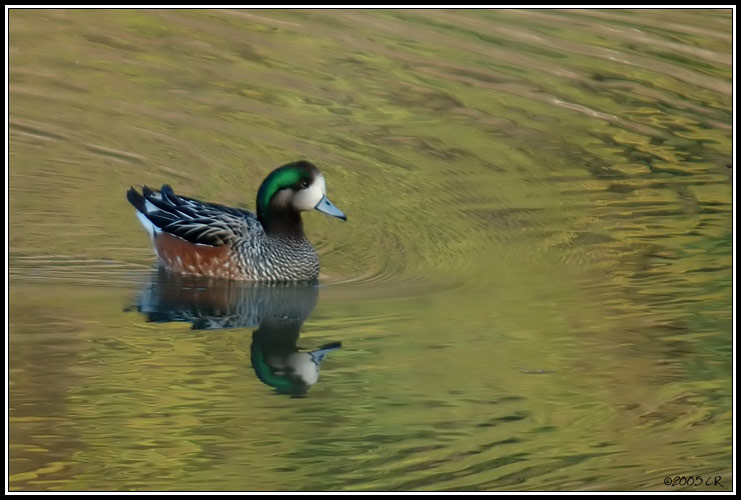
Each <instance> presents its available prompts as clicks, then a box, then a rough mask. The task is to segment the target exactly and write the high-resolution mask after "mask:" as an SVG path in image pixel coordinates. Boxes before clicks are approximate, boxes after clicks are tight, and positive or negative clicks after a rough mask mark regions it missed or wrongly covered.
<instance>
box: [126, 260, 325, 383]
mask: <svg viewBox="0 0 741 500" xmlns="http://www.w3.org/2000/svg"><path fill="white" fill-rule="evenodd" d="M317 295H318V288H317V286H316V285H312V284H283V285H258V284H250V283H239V282H234V281H226V280H218V279H217V280H215V279H209V278H199V277H192V276H182V275H178V274H173V273H169V272H167V271H162V270H160V271H158V272H157V273H155V274H154V275H153V277H152V280H151V281H150V283H149V284H148V285H147V286H146V287H145V288H144V289H143V290H142V292H141V293H140V295H139V298H138V309H139V311H141V312H143V313H145V314H146V315H147V319H148V320H149V321H152V322H170V321H182V322H188V323H191V324H192V325H193V329H195V330H202V329H203V330H217V329H224V328H245V327H254V326H258V329H257V330H255V332H254V333H253V335H252V344H251V346H250V358H251V360H252V367H253V368H254V370H255V373H256V374H257V377H258V378H259V379H260V380H262V381H263V382H264V383H266V384H268V385H270V386H271V387H274V388H275V389H276V390H277V391H278V392H280V393H284V394H294V395H298V394H304V393H305V392H306V391H308V389H309V388H310V387H311V386H312V385H314V384H315V383H316V382H317V380H318V378H319V363H321V361H322V360H323V359H324V357H325V356H326V355H327V353H328V352H330V351H333V350H335V349H339V347H340V343H339V342H334V343H331V344H327V345H324V346H322V347H321V348H319V349H317V350H315V351H308V352H307V351H300V350H299V348H298V346H297V345H296V343H297V341H298V337H299V332H300V330H301V326H302V325H303V323H304V321H305V320H306V318H307V317H308V316H309V314H311V311H312V310H313V309H314V306H315V305H316V300H317Z"/></svg>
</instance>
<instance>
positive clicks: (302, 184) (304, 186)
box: [301, 181, 309, 189]
mask: <svg viewBox="0 0 741 500" xmlns="http://www.w3.org/2000/svg"><path fill="white" fill-rule="evenodd" d="M307 187H309V181H301V189H306V188H307Z"/></svg>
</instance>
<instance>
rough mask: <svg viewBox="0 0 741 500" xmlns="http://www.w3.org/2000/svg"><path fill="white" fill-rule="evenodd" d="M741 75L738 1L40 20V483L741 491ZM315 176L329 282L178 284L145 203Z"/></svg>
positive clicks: (18, 356)
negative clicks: (710, 479)
mask: <svg viewBox="0 0 741 500" xmlns="http://www.w3.org/2000/svg"><path fill="white" fill-rule="evenodd" d="M732 89H733V80H732V15H731V11H730V10H722V9H707V10H692V11H689V10H651V9H648V10H614V9H602V10H591V9H582V10H578V9H572V10H514V9H513V10H331V9H330V10H237V9H221V10H206V9H194V10H145V9H142V10H62V9H60V10H51V9H44V10H24V9H12V10H11V11H10V14H9V169H8V183H9V184H8V185H9V198H8V213H9V248H8V258H9V269H8V274H9V291H8V292H9V293H8V295H9V299H8V301H9V319H8V330H9V386H8V387H9V389H8V392H9V417H10V421H9V474H10V481H9V485H10V489H12V490H19V491H21V490H43V491H47V490H166V491H170V490H201V491H202V490H255V491H262V490H302V491H308V490H332V491H336V490H559V491H560V490H572V489H579V490H582V489H591V490H661V491H677V490H680V489H684V490H692V491H700V490H702V491H721V490H730V489H731V487H732V486H731V485H732V484H733V483H732V479H733V476H732V474H733V473H732V444H731V439H732V366H733V353H732V326H733V315H732V298H733V285H732V280H733V272H732V257H733V255H732V254H733V227H732V224H733V206H732V193H733V191H732V188H733V165H732V164H733V156H732V151H733V136H732V123H733V121H732V120H733V110H732V103H733V101H732ZM298 158H307V159H310V160H311V161H312V162H314V163H316V165H317V166H318V167H319V168H320V169H321V171H322V172H323V174H324V176H325V178H326V180H327V189H328V192H329V193H330V195H331V198H332V200H333V201H334V202H336V203H337V205H338V206H341V207H342V208H343V211H345V213H347V215H348V220H349V221H350V222H349V223H347V224H342V225H336V224H333V221H331V220H327V218H325V217H321V216H319V215H317V214H307V215H306V216H305V217H304V223H305V228H306V233H307V235H308V237H309V239H310V240H311V241H312V242H313V243H314V245H315V246H316V247H317V250H318V252H319V254H320V258H321V265H322V269H321V275H320V286H319V287H318V288H313V289H306V290H304V292H297V293H298V296H293V297H288V298H286V297H282V298H281V297H278V296H277V295H274V294H272V293H271V292H265V293H262V292H260V293H257V294H256V295H255V294H254V290H252V291H249V292H248V291H245V290H248V289H249V288H240V287H236V286H235V287H232V288H220V287H219V286H216V287H215V288H214V286H213V285H207V284H201V285H193V284H192V283H191V284H188V280H179V279H176V278H173V279H165V280H164V281H162V280H161V279H159V278H158V277H157V275H153V274H152V272H153V271H152V266H153V264H154V255H153V254H152V250H151V248H150V246H149V242H148V239H147V236H146V234H145V233H144V232H143V231H142V230H141V228H140V226H139V224H138V221H137V220H136V218H135V216H134V214H133V211H132V210H131V207H130V206H129V205H128V203H127V201H126V199H125V192H126V189H128V187H129V186H131V185H134V186H138V185H140V184H148V185H162V184H165V183H167V184H170V185H172V186H173V188H174V189H175V191H176V192H178V193H183V194H184V195H186V196H190V197H195V198H199V199H204V200H209V201H218V202H220V203H224V204H228V205H233V206H239V207H242V208H247V209H249V210H254V208H255V207H254V199H255V195H256V191H257V188H258V186H259V184H260V182H261V180H262V179H263V178H264V176H265V175H266V174H267V173H268V172H270V170H272V169H273V168H275V167H276V166H278V165H282V164H284V163H287V162H289V161H292V160H295V159H298ZM184 283H185V285H184ZM294 291H296V290H294ZM302 293H306V295H302ZM278 295H280V294H279V293H278ZM271 296H273V297H278V298H277V299H276V300H273V299H270V297H271ZM145 299H147V300H145ZM132 303H133V304H134V305H135V307H133V308H132ZM248 304H249V306H248ZM256 304H258V305H256ZM260 304H261V305H260ZM270 304H272V306H270V307H267V308H265V307H266V305H268V306H269V305H270ZM271 310H272V311H273V313H269V314H268V315H267V316H265V311H271ZM270 314H275V315H276V317H277V318H278V319H277V320H270V319H268V321H267V322H265V318H266V317H267V318H270V317H271V316H270ZM194 326H195V328H194ZM221 326H228V327H229V328H225V329H222V328H220V327H221ZM217 327H218V328H219V329H218V331H214V329H215V328H217ZM209 328H210V329H209ZM275 332H278V333H277V334H276V333H275ZM281 332H282V333H281ZM336 343H341V344H342V348H341V349H339V350H334V351H332V352H330V353H329V354H328V355H327V357H326V358H324V360H323V361H321V363H322V364H321V378H320V379H319V381H318V383H316V384H313V385H312V384H308V385H309V386H310V388H309V387H307V384H305V383H304V384H303V385H300V384H299V386H297V387H299V389H297V390H295V391H294V390H293V388H291V390H285V389H286V387H288V386H287V385H286V380H288V379H285V378H283V379H275V376H276V375H277V376H278V377H281V376H288V377H289V379H290V376H289V373H293V374H295V373H297V372H296V370H293V371H292V370H291V369H289V367H290V366H289V365H290V362H289V360H290V359H296V358H295V357H294V358H292V356H295V355H296V354H305V355H308V354H309V353H310V352H313V351H316V350H321V348H322V347H330V348H331V347H335V346H336V345H337V344H336ZM302 358H303V360H304V361H306V357H305V356H302ZM302 366H308V365H302ZM316 366H317V367H318V365H316ZM299 371H301V370H299ZM256 375H257V376H256ZM271 380H272V381H273V382H276V384H277V385H280V386H281V387H283V389H277V388H276V387H275V384H274V385H271V384H270V381H271ZM294 380H295V379H294ZM311 380H313V378H311ZM266 381H267V385H266V383H265V382H266ZM281 384H282V385H281ZM282 392H288V393H293V394H294V395H295V393H296V392H298V393H300V395H301V396H302V397H287V395H286V394H282ZM696 475H702V476H722V478H723V480H722V484H723V487H718V486H713V487H703V488H700V489H698V488H689V487H683V488H676V487H667V486H665V485H664V483H663V481H664V478H665V477H667V476H671V477H674V476H696Z"/></svg>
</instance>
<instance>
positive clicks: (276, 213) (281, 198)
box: [127, 161, 345, 282]
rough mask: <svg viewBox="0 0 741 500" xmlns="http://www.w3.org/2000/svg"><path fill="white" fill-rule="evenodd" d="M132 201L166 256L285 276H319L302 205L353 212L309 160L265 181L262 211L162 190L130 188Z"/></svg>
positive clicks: (191, 265) (176, 266)
mask: <svg viewBox="0 0 741 500" xmlns="http://www.w3.org/2000/svg"><path fill="white" fill-rule="evenodd" d="M127 198H128V200H129V202H130V203H131V204H132V205H133V206H134V207H135V208H136V210H137V216H138V217H139V220H140V221H141V222H142V225H143V226H144V227H145V229H146V230H147V232H148V233H149V235H150V238H151V240H152V245H153V247H154V250H155V253H156V254H157V256H158V258H159V261H160V264H161V265H163V266H164V267H166V268H167V269H169V270H171V271H175V272H179V273H183V274H190V275H195V276H213V277H220V278H228V279H235V280H247V281H261V282H278V281H311V280H315V279H316V278H317V277H318V275H319V257H318V256H317V254H316V251H315V250H314V247H313V246H312V245H311V243H310V242H309V240H308V239H307V238H306V235H305V234H304V231H303V224H302V222H301V215H300V212H301V211H304V210H310V209H317V210H320V211H322V212H325V213H327V214H329V215H332V216H335V217H339V218H342V219H345V215H344V214H343V213H342V212H341V211H340V210H339V209H337V208H336V207H335V206H334V205H332V203H331V202H330V201H329V200H328V199H327V197H326V186H325V182H324V177H323V176H322V174H321V173H319V170H317V168H316V167H315V166H314V165H312V164H311V163H309V162H306V161H299V162H294V163H289V164H287V165H284V166H282V167H280V168H278V169H276V170H274V171H273V172H272V173H271V174H270V175H268V177H267V178H266V179H265V180H264V181H263V183H262V185H261V186H260V189H259V190H258V196H257V207H258V208H257V214H254V213H252V212H249V211H247V210H242V209H239V208H232V207H226V206H223V205H219V204H216V203H205V202H202V201H198V200H195V199H192V198H186V197H184V196H178V195H176V194H175V193H174V192H173V190H172V188H170V186H168V185H164V186H162V189H161V190H160V191H156V190H152V189H149V188H147V187H146V186H144V187H143V188H142V193H141V194H140V193H138V192H137V191H136V190H135V189H133V188H132V189H130V190H129V191H128V193H127Z"/></svg>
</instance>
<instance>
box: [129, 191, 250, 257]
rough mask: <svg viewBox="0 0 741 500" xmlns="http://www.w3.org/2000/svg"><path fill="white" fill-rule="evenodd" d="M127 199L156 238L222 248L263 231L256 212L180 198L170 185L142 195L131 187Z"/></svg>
mask: <svg viewBox="0 0 741 500" xmlns="http://www.w3.org/2000/svg"><path fill="white" fill-rule="evenodd" d="M126 198H127V199H128V200H129V202H130V203H131V204H132V205H133V206H134V208H136V210H137V216H138V217H139V220H141V222H142V224H143V225H144V227H145V228H146V229H147V231H148V232H149V233H150V236H152V238H154V236H155V235H156V234H157V232H159V231H164V232H166V233H169V234H173V235H175V236H179V237H180V238H183V239H184V240H187V241H189V242H191V243H198V244H201V245H211V246H222V245H229V244H231V243H233V242H235V241H236V240H238V239H240V238H244V237H246V236H247V235H248V234H249V233H254V232H255V231H262V230H263V229H262V224H260V222H259V221H258V220H257V217H256V216H255V214H253V213H252V212H249V211H247V210H242V209H240V208H234V207H227V206H224V205H219V204H217V203H206V202H203V201H199V200H195V199H193V198H188V197H185V196H178V195H176V194H175V193H174V192H173V190H172V188H171V187H170V186H169V185H167V184H165V185H164V186H162V188H161V189H160V190H159V191H157V190H154V189H151V188H148V187H147V186H142V193H141V194H140V193H139V192H138V191H136V190H135V189H134V188H131V189H129V191H128V192H127V193H126Z"/></svg>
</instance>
